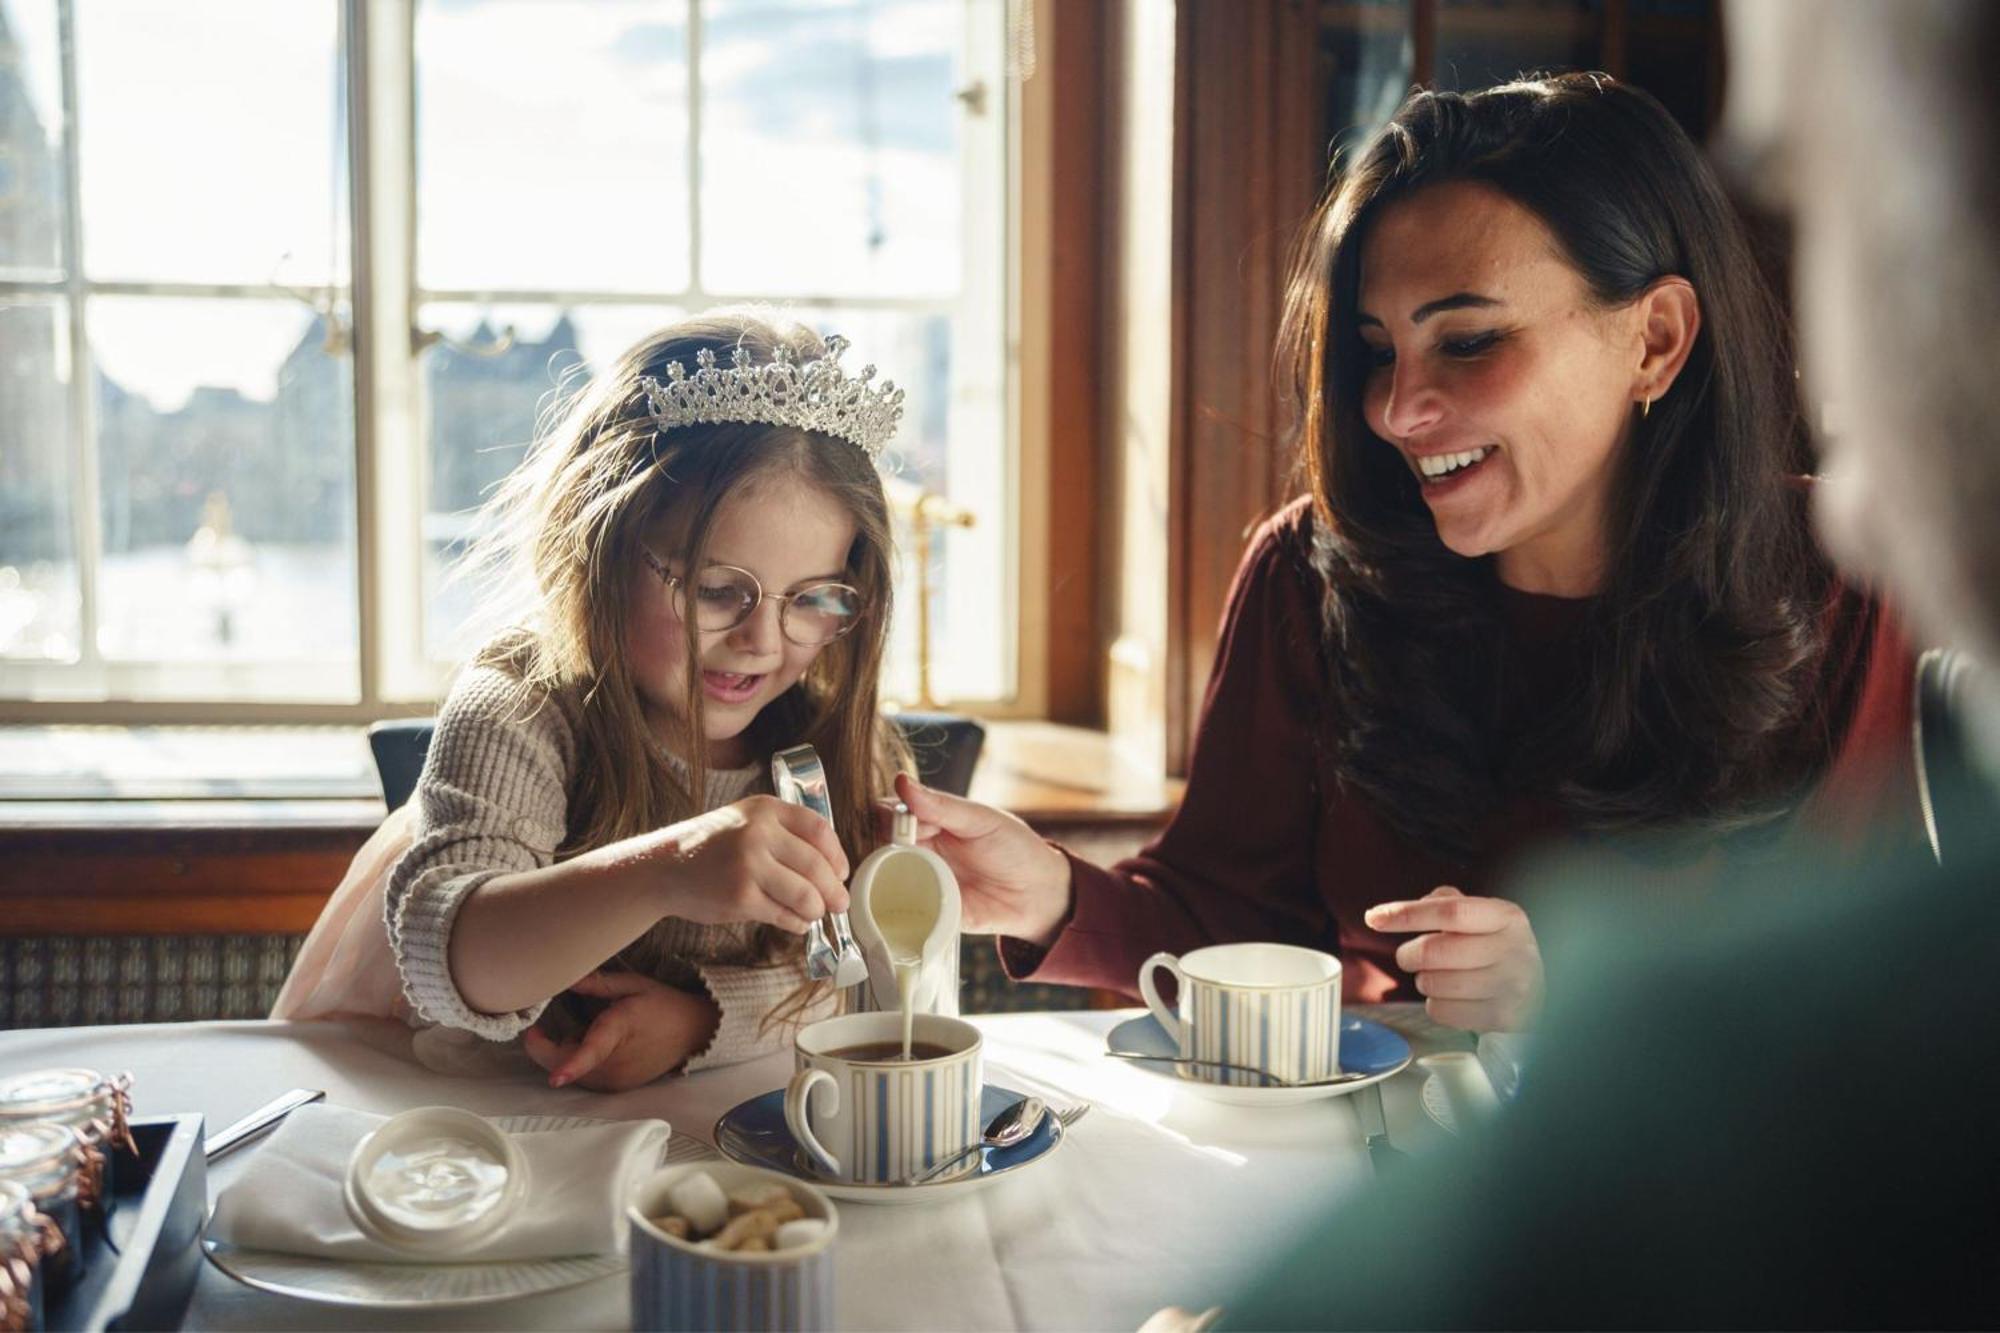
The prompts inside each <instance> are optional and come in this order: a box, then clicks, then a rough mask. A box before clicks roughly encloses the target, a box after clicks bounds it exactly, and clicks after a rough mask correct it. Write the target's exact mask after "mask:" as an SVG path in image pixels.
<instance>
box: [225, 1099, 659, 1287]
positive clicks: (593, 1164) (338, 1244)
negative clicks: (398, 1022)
mask: <svg viewBox="0 0 2000 1333" xmlns="http://www.w3.org/2000/svg"><path fill="white" fill-rule="evenodd" d="M384 1119H385V1117H383V1116H379V1115H370V1114H368V1113H367V1112H365V1111H354V1110H349V1109H347V1108H346V1107H339V1106H304V1107H300V1108H299V1109H298V1110H296V1111H294V1112H292V1114H291V1116H290V1117H289V1118H288V1119H287V1120H286V1121H285V1123H284V1124H282V1125H280V1126H279V1127H278V1131H277V1132H276V1133H275V1134H273V1135H272V1136H271V1139H270V1141H269V1142H268V1143H266V1144H265V1145H264V1146H263V1147H261V1148H259V1149H257V1150H256V1152H255V1154H254V1155H253V1156H252V1157H251V1159H250V1161H249V1163H248V1164H247V1165H246V1166H245V1168H244V1170H243V1174H242V1175H241V1176H240V1177H238V1178H237V1180H236V1181H235V1182H234V1183H233V1184H231V1185H230V1186H229V1188H228V1189H226V1190H224V1191H223V1192H222V1197H221V1198H219V1199H217V1200H216V1203H215V1216H214V1218H213V1219H212V1220H211V1221H210V1222H209V1224H208V1234H209V1235H210V1236H211V1237H212V1238H214V1239H216V1240H220V1241H226V1242H227V1243H229V1244H231V1245H237V1246H241V1247H242V1248H244V1249H253V1250H277V1251H280V1252H282V1253H286V1254H308V1255H316V1256H320V1257H324V1258H329V1259H343V1260H349V1261H355V1262H369V1263H380V1262H390V1263H396V1262H423V1263H436V1262H438V1261H437V1260H435V1259H417V1258H415V1257H414V1256H412V1255H410V1254H409V1253H407V1252H406V1251H403V1250H398V1249H394V1248H392V1247H391V1246H388V1245H384V1244H382V1243H381V1242H379V1241H376V1240H373V1239H371V1238H369V1237H368V1236H366V1235H363V1234H362V1232H361V1230H360V1229H359V1228H358V1227H356V1226H355V1225H354V1222H353V1220H352V1219H351V1218H349V1217H348V1215H347V1204H346V1202H345V1200H344V1198H343V1197H342V1192H341V1191H342V1186H343V1184H344V1183H345V1181H346V1177H347V1159H348V1158H349V1157H350V1156H351V1155H352V1154H353V1152H354V1145H355V1144H357V1143H359V1142H361V1139H362V1136H363V1135H365V1134H367V1133H368V1132H369V1131H370V1130H372V1129H374V1128H375V1127H376V1126H377V1125H379V1124H381V1123H382V1121H383V1120H384ZM670 1132H671V1131H670V1130H669V1129H668V1127H667V1122H666V1121H664V1120H628V1121H618V1122H607V1123H605V1124H602V1125H591V1126H587V1127H583V1128H577V1129H553V1130H543V1131H539V1132H535V1133H523V1134H516V1135H514V1136H513V1137H514V1143H515V1145H516V1146H517V1147H519V1148H520V1150H521V1156H522V1157H523V1158H524V1159H525V1160H526V1162H527V1164H528V1194H527V1197H526V1198H525V1199H523V1200H522V1201H521V1204H520V1207H519V1209H518V1210H517V1211H516V1213H515V1215H514V1218H513V1220H512V1221H510V1222H508V1223H507V1224H506V1225H505V1226H504V1227H502V1228H501V1229H500V1230H499V1231H498V1232H496V1233H494V1235H493V1236H492V1237H491V1238H490V1239H488V1240H487V1241H486V1243H485V1244H483V1245H481V1246H479V1247H478V1248H477V1249H476V1250H472V1251H468V1252H467V1253H465V1254H464V1255H462V1256H458V1257H459V1258H461V1259H463V1260H465V1261H469V1262H470V1261H477V1262H487V1261H490V1260H497V1259H551V1258H556V1257H558V1256H562V1255H573V1254H609V1253H612V1252H613V1251H617V1252H619V1253H622V1252H623V1251H624V1250H625V1246H626V1230H625V1221H624V1208H625V1196H626V1194H627V1193H628V1192H629V1191H630V1190H631V1188H632V1186H633V1185H634V1184H635V1183H636V1182H637V1181H638V1180H639V1178H640V1177H641V1176H642V1175H644V1174H645V1173H646V1172H648V1171H650V1170H651V1169H652V1168H654V1167H656V1166H658V1165H659V1164H660V1162H661V1161H662V1160H663V1159H664V1158H665V1156H666V1151H667V1137H668V1135H669V1133H670Z"/></svg>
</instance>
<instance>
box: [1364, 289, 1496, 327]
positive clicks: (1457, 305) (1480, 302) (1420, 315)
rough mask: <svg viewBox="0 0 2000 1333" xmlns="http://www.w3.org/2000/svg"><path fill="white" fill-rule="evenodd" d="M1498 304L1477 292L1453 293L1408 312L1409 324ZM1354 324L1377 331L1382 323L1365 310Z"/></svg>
mask: <svg viewBox="0 0 2000 1333" xmlns="http://www.w3.org/2000/svg"><path fill="white" fill-rule="evenodd" d="M1499 304H1501V303H1500V302H1499V301H1496V300H1494V299H1493V298H1492V297H1490V296H1481V295H1480V294H1479V293H1477V292H1453V293H1452V294H1451V295H1450V296H1440V297H1439V298H1438V299H1437V300H1435V301H1426V302H1424V303H1423V304H1422V305H1420V306H1418V307H1417V308H1416V309H1415V310H1412V311H1411V312H1410V323H1412V324H1421V323H1423V322H1424V321H1425V320H1427V319H1429V318H1430V317H1431V316H1432V315H1438V314H1443V313H1444V312H1445V311H1447V310H1485V309H1487V308H1488V307H1491V306H1496V305H1499ZM1354 322H1355V323H1356V324H1372V325H1374V326H1375V327H1376V328H1378V329H1379V328H1381V327H1382V321H1381V320H1379V319H1377V318H1375V316H1373V315H1371V314H1369V313H1368V312H1367V311H1365V310H1363V311H1361V312H1359V313H1358V314H1357V315H1356V316H1355V319H1354Z"/></svg>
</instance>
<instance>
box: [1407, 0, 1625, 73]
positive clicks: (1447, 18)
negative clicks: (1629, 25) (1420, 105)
mask: <svg viewBox="0 0 2000 1333" xmlns="http://www.w3.org/2000/svg"><path fill="white" fill-rule="evenodd" d="M1603 21H1604V3H1603V0H1560V2H1559V3H1556V4H1513V5H1493V4H1474V3H1470V2H1469V0H1446V3H1445V4H1444V5H1442V6H1440V7H1439V9H1438V18H1437V86H1438V87H1440V88H1449V89H1453V90H1457V91H1469V90H1471V89H1474V88H1487V87H1491V86H1492V85H1494V84H1496V83H1506V82H1508V81H1510V80H1512V79H1517V78H1519V77H1521V76H1522V75H1523V74H1534V73H1538V72H1545V71H1557V70H1565V69H1591V68H1594V67H1595V66H1596V65H1597V64H1598V62H1599V60H1600V56H1599V52H1598V42H1599V28H1600V26H1601V24H1602V23H1603Z"/></svg>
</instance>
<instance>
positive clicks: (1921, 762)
mask: <svg viewBox="0 0 2000 1333" xmlns="http://www.w3.org/2000/svg"><path fill="white" fill-rule="evenodd" d="M1973 671H1974V668H1973V665H1972V662H1971V661H1970V660H1969V659H1968V658H1966V657H1965V655H1964V654H1962V653H1957V652H1953V651H1951V650H1950V649H1946V648H1932V649H1930V650H1929V651H1928V652H1926V653H1925V654H1924V655H1923V656H1922V657H1920V658H1918V659H1917V725H1916V745H1917V796H1918V799H1919V800H1921V801H1922V803H1923V811H1924V831H1925V832H1926V833H1927V834H1929V835H1930V842H1931V855H1933V856H1935V857H1936V858H1937V860H1938V864H1940V865H1943V864H1946V857H1947V856H1949V855H1951V854H1952V853H1953V852H1954V851H1957V852H1960V853H1961V854H1962V852H1963V849H1964V848H1965V847H1966V846H1967V845H1968V844H1969V842H1970V841H1972V840H1983V839H1987V838H1989V837H1990V836H1991V835H1990V832H1989V830H1990V829H1991V827H1992V826H1993V824H1994V816H1995V815H1996V813H2000V793H1995V791H1994V790H1993V786H1992V783H1991V782H1990V781H1988V780H1987V779H1986V777H1985V776H1984V774H1983V773H1982V772H1981V771H1980V767H1979V764H1978V763H1977V761H1976V760H1975V759H1974V757H1973V754H1972V748H1971V747H1972V739H1971V737H1970V736H1969V735H1967V728H1968V726H1969V725H1970V719H1969V718H1968V717H1967V713H1968V711H1969V710H1970V709H1972V708H1973V707H1975V706H1976V700H1975V699H1974V698H1973V696H1974V694H1975V689H1974V686H1973V681H1972V676H1973Z"/></svg>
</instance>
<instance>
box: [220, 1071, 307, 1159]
mask: <svg viewBox="0 0 2000 1333" xmlns="http://www.w3.org/2000/svg"><path fill="white" fill-rule="evenodd" d="M325 1096H326V1094H325V1093H324V1092H322V1091H320V1090H319V1089H317V1088H293V1089H292V1090H291V1091H290V1092H288V1093H286V1094H285V1095H284V1096H282V1097H274V1098H272V1099H271V1100H270V1101H268V1102H266V1103H264V1104H263V1105H262V1106H260V1107H258V1108H257V1109H256V1110H254V1111H252V1112H251V1113H250V1114H249V1115H246V1116H244V1117H243V1118H242V1119H241V1120H239V1121H237V1122H236V1123H235V1124H233V1125H231V1126H230V1127H229V1128H228V1129H225V1130H223V1131H221V1132H220V1133H217V1134H212V1135H210V1136H209V1137H208V1138H207V1139H206V1140H204V1141H203V1143H202V1145H201V1151H202V1156H203V1157H205V1158H206V1159H207V1160H209V1161H211V1162H213V1161H215V1160H217V1159H218V1158H221V1157H225V1156H227V1155H228V1154H230V1153H232V1152H235V1151H236V1150H237V1149H238V1148H241V1147H242V1146H243V1145H244V1144H246V1143H248V1142H250V1140H252V1139H254V1138H256V1137H257V1136H258V1135H260V1134H263V1133H265V1132H267V1131H268V1130H271V1129H274V1128H276V1127H277V1124H278V1122H279V1121H280V1120H283V1119H284V1118H285V1117H286V1116H288V1115H290V1114H291V1113H292V1112H294V1111H296V1110H298V1109H299V1108H300V1107H301V1106H305V1105H308V1104H309V1103H312V1102H316V1101H319V1100H320V1099H321V1098H322V1097H325Z"/></svg>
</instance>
